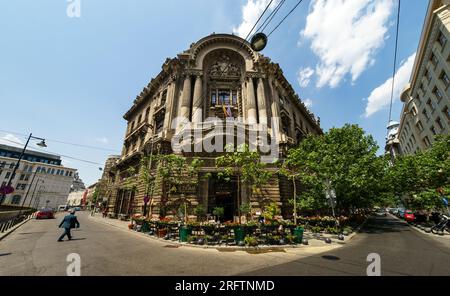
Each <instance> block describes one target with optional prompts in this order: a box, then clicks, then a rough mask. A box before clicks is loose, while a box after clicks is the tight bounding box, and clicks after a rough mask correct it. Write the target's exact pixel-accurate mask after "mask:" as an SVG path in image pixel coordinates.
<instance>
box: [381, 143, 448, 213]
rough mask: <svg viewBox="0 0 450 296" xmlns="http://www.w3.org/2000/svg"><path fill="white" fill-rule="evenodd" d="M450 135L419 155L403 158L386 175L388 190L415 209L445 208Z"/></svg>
mask: <svg viewBox="0 0 450 296" xmlns="http://www.w3.org/2000/svg"><path fill="white" fill-rule="evenodd" d="M449 172H450V136H449V135H445V136H438V137H436V140H435V142H434V143H433V146H432V147H431V148H430V149H428V150H426V151H425V152H420V153H417V154H415V155H402V156H400V157H398V158H397V159H396V160H395V162H394V164H393V165H392V166H390V167H389V169H388V172H387V174H386V181H385V183H386V184H387V186H386V187H387V188H388V190H389V191H390V192H391V193H392V194H393V195H396V196H398V197H401V198H402V202H403V203H405V205H406V206H408V207H410V208H412V209H436V208H440V207H442V197H443V195H444V194H445V192H448V191H446V188H448V187H449V184H450V182H449V179H450V175H449Z"/></svg>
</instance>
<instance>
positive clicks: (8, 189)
mask: <svg viewBox="0 0 450 296" xmlns="http://www.w3.org/2000/svg"><path fill="white" fill-rule="evenodd" d="M31 139H34V140H41V141H40V142H39V143H37V144H36V145H37V146H39V147H43V148H45V147H47V144H45V139H43V138H38V137H33V134H30V136H29V137H28V140H27V142H26V143H25V146H24V147H23V149H22V152H21V153H20V155H19V159H18V160H17V163H16V165H15V166H14V170H13V172H12V174H11V176H10V177H9V180H8V184H7V185H6V186H2V187H1V188H0V190H1V193H2V197H1V198H0V205H2V203H3V201H4V200H5V197H6V194H11V193H13V192H14V188H13V187H12V186H11V184H12V179H13V177H14V176H15V174H16V171H17V169H18V168H19V165H20V161H21V160H22V158H23V156H24V154H25V150H26V149H27V146H28V143H29V142H30V140H31Z"/></svg>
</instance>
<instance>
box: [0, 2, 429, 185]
mask: <svg viewBox="0 0 450 296" xmlns="http://www.w3.org/2000/svg"><path fill="white" fill-rule="evenodd" d="M73 1H76V0H73ZM79 1H80V3H81V17H80V18H76V17H75V18H70V17H68V16H67V14H66V10H67V5H68V2H67V1H64V0H40V1H35V0H15V1H1V3H0V33H1V34H0V47H1V50H0V102H1V105H0V106H1V107H0V109H1V111H2V112H1V115H0V138H3V140H2V142H3V143H8V144H10V143H11V142H10V141H15V142H17V141H19V142H24V141H25V139H24V137H23V136H22V135H23V134H27V133H30V132H33V134H34V135H36V136H38V137H44V138H47V139H51V140H58V141H63V142H70V143H78V144H82V145H89V146H95V147H98V148H101V149H104V150H100V149H88V148H85V147H77V146H72V145H67V144H62V143H58V142H55V141H50V140H49V141H48V148H47V151H49V152H55V153H58V154H61V155H67V156H71V157H73V158H78V159H83V160H89V161H92V162H95V163H99V164H100V165H96V164H91V163H86V162H81V161H78V160H75V159H73V158H64V157H63V159H64V163H65V165H66V166H69V167H74V168H77V169H79V171H80V176H81V178H82V179H83V180H84V181H85V183H87V184H91V183H93V182H95V181H96V180H97V179H98V178H99V177H100V176H101V172H100V171H99V170H98V167H99V166H102V165H101V164H103V163H104V161H105V159H106V157H107V156H108V155H109V154H114V153H115V152H114V150H116V153H120V150H121V147H122V141H123V137H124V133H125V126H126V122H125V120H123V119H122V116H123V114H124V113H125V112H126V111H127V110H128V108H129V107H130V106H131V104H132V102H133V100H134V98H135V97H136V95H138V94H139V93H140V92H141V90H142V88H143V87H144V86H145V85H147V83H148V82H149V81H150V79H151V78H152V77H154V76H155V75H156V74H157V73H159V71H160V70H161V65H162V63H163V62H164V60H165V59H166V58H167V57H174V56H176V54H177V53H179V52H181V51H183V50H185V49H187V48H189V45H190V44H191V43H193V42H195V41H197V40H199V39H200V38H202V37H204V36H205V35H209V34H210V33H212V32H217V33H218V32H225V33H232V32H234V33H236V34H241V35H242V34H244V35H246V33H244V32H247V31H248V27H249V26H250V24H253V22H254V20H255V18H257V16H258V15H259V13H260V12H261V11H262V9H263V8H264V7H265V6H266V5H267V3H269V0H214V1H211V0H192V1H186V0H167V1H144V0H127V1H121V0H95V1H94V0H79ZM296 2H297V1H295V0H287V1H286V4H285V5H284V7H283V8H282V9H281V10H280V13H279V15H278V16H277V18H276V20H279V18H280V17H282V16H283V15H284V14H286V13H287V12H288V11H289V9H290V8H291V7H293V6H294V5H295V4H296ZM396 2H397V1H393V0H333V1H323V0H311V1H307V0H305V1H304V2H303V3H302V4H300V6H299V7H298V9H297V10H296V11H295V12H294V13H293V14H292V15H291V16H290V17H289V18H288V19H287V21H286V22H285V23H283V24H282V26H281V27H280V28H279V29H278V30H277V31H275V32H274V33H273V34H272V35H271V36H270V39H269V44H268V46H267V48H266V49H265V50H264V51H263V54H264V55H266V56H268V57H270V58H271V59H272V60H273V61H274V62H276V63H279V64H280V66H281V67H282V69H283V71H284V74H285V76H286V77H287V79H288V80H289V81H290V82H291V84H292V85H293V87H294V88H295V90H296V91H297V93H298V94H299V95H300V97H301V98H302V99H303V100H304V101H307V102H308V104H310V106H311V107H310V108H311V110H312V111H313V112H314V113H315V114H316V116H319V117H320V118H321V123H322V127H323V128H324V130H328V129H329V128H331V127H340V126H342V125H344V124H345V123H356V124H359V125H361V127H363V128H364V129H365V130H366V131H367V132H368V133H370V134H372V135H373V136H374V137H375V139H376V140H377V141H378V143H379V145H380V146H381V147H383V146H384V145H383V144H384V137H385V135H386V125H387V121H388V107H386V102H387V99H388V94H387V93H388V91H387V89H389V88H388V86H389V81H387V80H388V79H389V77H390V76H391V75H392V60H393V49H394V37H395V16H396V9H397V7H396ZM276 3H277V1H276V0H275V1H273V3H272V6H271V9H273V8H274V7H275V6H274V5H276ZM427 4H428V1H426V0H414V1H412V0H410V1H403V3H402V13H401V23H400V39H399V42H400V43H399V53H398V68H399V71H398V77H397V78H396V79H397V81H399V82H400V83H399V84H402V83H404V82H407V81H408V80H409V74H410V68H411V66H412V63H413V60H414V56H413V55H414V53H415V52H416V50H417V45H418V41H419V38H420V33H421V30H422V25H423V20H424V16H425V13H426V8H427ZM274 23H276V21H274ZM270 27H271V26H269V28H270ZM383 84H384V85H383ZM301 85H302V86H301ZM403 86H404V85H398V86H397V87H396V94H398V92H399V91H400V89H402V88H403ZM395 99H396V102H395V104H394V111H393V114H394V119H398V118H399V114H400V110H401V104H400V101H399V99H398V96H396V98H395ZM368 115H370V116H368ZM11 132H15V133H17V134H12V133H11ZM5 139H6V140H5ZM108 149H109V150H108Z"/></svg>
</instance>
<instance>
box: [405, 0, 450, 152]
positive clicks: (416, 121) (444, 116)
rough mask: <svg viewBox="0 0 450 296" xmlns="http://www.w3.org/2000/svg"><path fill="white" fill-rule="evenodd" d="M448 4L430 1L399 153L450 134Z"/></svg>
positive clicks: (407, 97)
mask: <svg viewBox="0 0 450 296" xmlns="http://www.w3.org/2000/svg"><path fill="white" fill-rule="evenodd" d="M449 41H450V1H449V0H432V1H430V4H429V7H428V12H427V15H426V19H425V24H424V27H423V31H422V36H421V38H420V43H419V48H418V51H417V54H416V60H415V62H414V66H413V71H412V75H411V80H410V83H409V84H408V85H407V86H406V87H405V89H404V91H403V92H402V94H401V101H402V102H403V103H404V106H403V110H402V114H401V120H400V126H399V127H398V141H399V142H400V147H401V149H400V150H401V151H402V153H406V154H413V153H417V152H419V151H424V150H426V149H428V148H429V147H430V146H431V145H432V143H433V141H434V138H435V136H436V135H439V134H448V132H449V131H450V89H449V86H450V42H449Z"/></svg>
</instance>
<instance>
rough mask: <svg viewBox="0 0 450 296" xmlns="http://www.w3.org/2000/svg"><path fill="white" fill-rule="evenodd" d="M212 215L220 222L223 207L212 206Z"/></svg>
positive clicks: (223, 210)
mask: <svg viewBox="0 0 450 296" xmlns="http://www.w3.org/2000/svg"><path fill="white" fill-rule="evenodd" d="M213 215H214V216H216V217H217V220H218V221H219V222H220V219H221V218H222V217H223V216H224V215H225V209H224V208H222V207H217V208H214V210H213Z"/></svg>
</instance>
